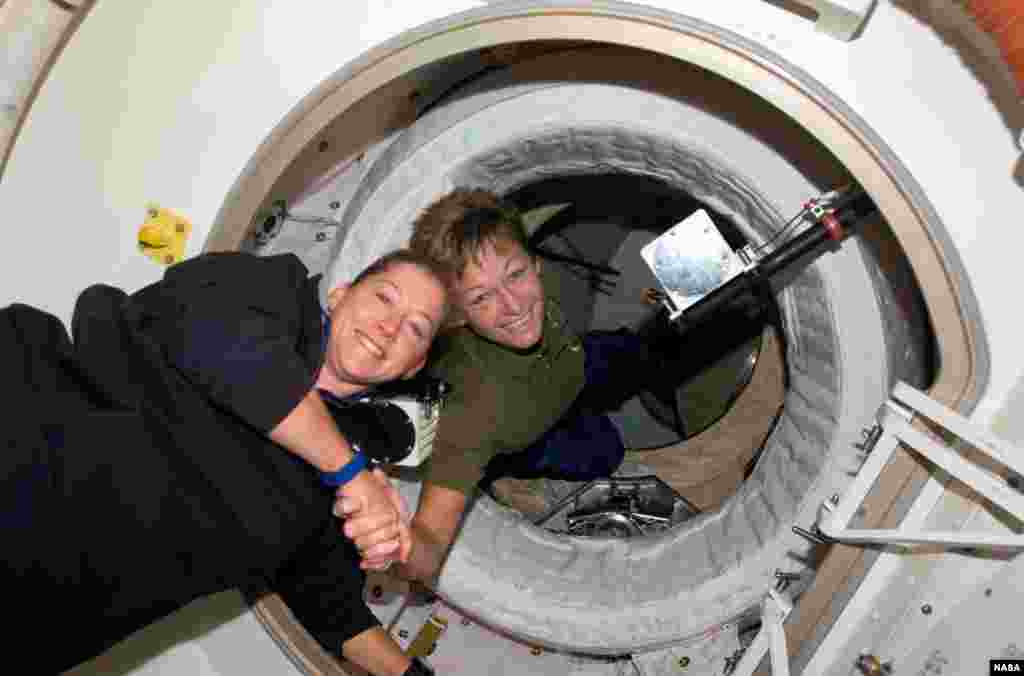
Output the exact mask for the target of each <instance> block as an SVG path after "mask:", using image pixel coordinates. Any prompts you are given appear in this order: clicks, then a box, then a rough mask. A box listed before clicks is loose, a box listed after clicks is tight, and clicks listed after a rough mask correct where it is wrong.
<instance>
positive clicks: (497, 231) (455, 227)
mask: <svg viewBox="0 0 1024 676" xmlns="http://www.w3.org/2000/svg"><path fill="white" fill-rule="evenodd" d="M503 242H508V243H515V244H519V245H520V246H521V247H522V248H523V250H524V251H529V248H528V240H527V236H526V228H525V227H524V226H523V219H522V216H520V214H519V211H518V210H517V209H516V208H515V207H513V206H511V205H510V204H508V203H506V202H505V201H503V200H502V199H501V198H500V197H498V196H497V195H496V194H495V193H493V192H491V191H490V190H484V189H482V188H456V189H455V190H453V191H451V192H450V193H448V194H447V195H445V196H444V197H442V198H440V199H438V200H437V201H436V202H434V203H433V204H431V205H430V206H429V207H427V208H426V209H425V210H424V211H423V213H422V214H421V215H420V216H419V218H417V219H416V221H415V222H414V223H413V230H412V239H411V240H410V242H409V248H410V249H411V250H412V251H413V252H415V253H417V254H420V255H422V256H425V257H426V258H429V259H431V260H432V261H435V262H436V263H437V264H438V265H440V266H441V267H442V269H443V270H444V271H445V273H446V275H447V279H446V283H447V284H448V285H449V286H453V285H454V284H455V282H457V281H458V280H459V279H460V278H461V277H462V274H463V273H464V272H465V271H466V266H467V265H469V263H470V261H473V260H476V259H477V258H478V257H479V256H480V252H481V249H482V248H483V246H484V245H485V244H490V245H492V246H496V247H499V248H503V247H501V244H502V243H503Z"/></svg>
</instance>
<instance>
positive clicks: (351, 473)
mask: <svg viewBox="0 0 1024 676" xmlns="http://www.w3.org/2000/svg"><path fill="white" fill-rule="evenodd" d="M352 450H353V451H354V453H353V455H352V459H351V460H349V461H348V462H347V463H345V466H344V467H342V468H341V469H339V470H338V471H337V472H320V481H322V482H323V483H324V485H326V486H331V487H332V488H337V487H338V486H344V485H345V484H347V483H348V482H349V481H351V480H352V479H353V478H355V476H356V474H359V473H360V472H362V471H363V470H364V469H366V462H367V458H366V456H365V455H363V452H362V451H360V450H359V447H358V446H353V447H352Z"/></svg>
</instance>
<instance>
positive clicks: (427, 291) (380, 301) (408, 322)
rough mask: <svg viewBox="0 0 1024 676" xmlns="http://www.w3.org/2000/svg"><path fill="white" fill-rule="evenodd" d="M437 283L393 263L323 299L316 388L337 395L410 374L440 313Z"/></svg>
mask: <svg viewBox="0 0 1024 676" xmlns="http://www.w3.org/2000/svg"><path fill="white" fill-rule="evenodd" d="M445 300H446V299H445V291H444V287H443V286H442V284H441V282H440V281H439V280H438V279H437V278H436V277H434V276H433V275H432V274H430V273H429V272H427V271H426V270H424V269H423V268H421V267H419V266H417V265H414V264H411V263H395V264H392V265H390V266H388V267H387V268H386V269H384V270H382V271H381V272H377V273H375V274H372V275H369V276H367V277H365V278H364V279H362V280H361V281H360V282H359V283H357V284H355V285H354V286H348V285H343V286H339V287H336V288H335V289H334V290H333V291H331V293H330V294H329V296H328V306H329V310H330V317H331V330H330V335H329V336H328V342H327V354H326V355H325V359H324V366H323V368H322V369H321V371H320V376H319V378H318V381H317V384H318V386H320V387H324V388H326V389H328V390H330V391H332V392H334V393H335V394H336V395H338V396H346V395H348V394H352V393H354V392H358V391H360V390H363V389H365V388H366V387H367V386H369V385H373V384H377V383H384V382H388V381H391V380H395V379H397V378H403V377H410V376H412V375H414V374H415V373H416V372H417V371H419V369H420V368H422V367H423V364H424V363H425V362H426V359H427V352H428V350H429V349H430V343H431V341H432V340H433V339H434V335H435V334H436V333H437V330H438V328H440V326H441V324H442V322H443V321H444V313H445Z"/></svg>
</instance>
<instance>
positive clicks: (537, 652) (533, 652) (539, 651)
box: [530, 646, 544, 657]
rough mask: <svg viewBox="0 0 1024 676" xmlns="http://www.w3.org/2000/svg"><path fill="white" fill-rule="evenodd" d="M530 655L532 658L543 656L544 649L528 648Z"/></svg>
mask: <svg viewBox="0 0 1024 676" xmlns="http://www.w3.org/2000/svg"><path fill="white" fill-rule="evenodd" d="M530 654H531V655H533V656H534V657H537V656H539V655H543V654H544V649H543V648H538V647H536V646H534V647H533V648H530Z"/></svg>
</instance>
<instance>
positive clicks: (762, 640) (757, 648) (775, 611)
mask: <svg viewBox="0 0 1024 676" xmlns="http://www.w3.org/2000/svg"><path fill="white" fill-rule="evenodd" d="M792 611H793V604H792V603H790V602H789V600H788V599H786V598H785V597H784V596H783V595H782V594H780V593H779V592H777V591H775V590H774V589H769V590H768V595H767V596H765V598H764V602H763V604H762V606H761V631H759V632H757V636H755V637H754V640H753V642H751V644H750V647H748V648H747V650H746V652H744V653H743V658H742V659H741V660H740V662H739V664H737V665H736V668H735V669H734V670H733V671H732V674H731V676H751V675H752V674H753V673H754V670H755V669H757V666H758V665H759V664H760V663H761V659H762V658H763V657H764V656H765V653H770V654H771V658H772V659H771V664H772V673H773V674H775V676H789V654H788V653H787V652H786V632H785V631H784V630H783V627H782V625H783V623H784V622H785V621H786V618H787V617H789V614H790V613H791V612H792Z"/></svg>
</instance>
